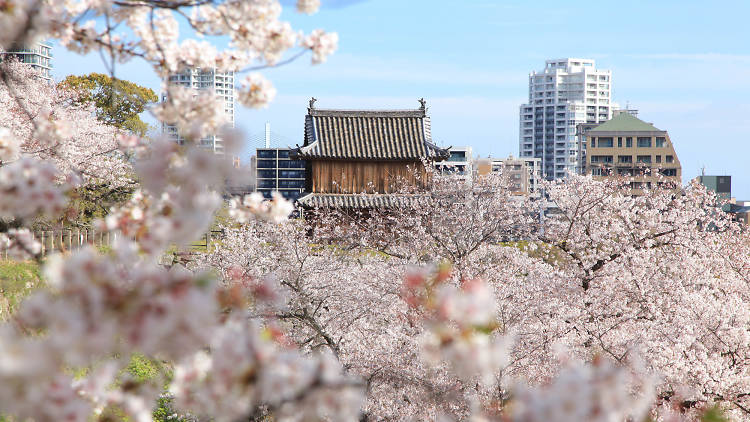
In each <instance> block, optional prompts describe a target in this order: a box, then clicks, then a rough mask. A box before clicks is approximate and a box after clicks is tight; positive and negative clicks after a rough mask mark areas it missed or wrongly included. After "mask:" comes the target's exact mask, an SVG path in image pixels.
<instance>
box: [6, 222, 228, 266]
mask: <svg viewBox="0 0 750 422" xmlns="http://www.w3.org/2000/svg"><path fill="white" fill-rule="evenodd" d="M221 234H222V231H220V230H211V231H209V232H208V233H205V234H204V235H202V236H201V237H200V238H199V239H197V240H196V241H195V242H192V243H191V244H190V245H189V246H190V249H191V250H193V251H208V248H209V246H210V245H211V241H212V240H213V239H214V238H215V237H217V236H220V235H221ZM120 236H122V234H120V233H116V232H108V231H97V230H94V229H85V228H84V229H57V230H43V231H36V232H34V240H36V241H37V242H39V243H40V244H41V246H42V251H41V254H42V256H46V255H47V254H50V253H53V252H57V251H60V252H70V251H75V250H77V249H80V248H81V247H83V246H85V245H92V246H95V247H102V246H104V247H107V246H111V245H112V244H113V243H114V242H115V241H116V240H117V239H118V238H119V237H120ZM0 257H3V258H5V259H7V258H8V251H7V250H6V251H5V252H4V253H3V252H0Z"/></svg>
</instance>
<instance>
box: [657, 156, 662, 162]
mask: <svg viewBox="0 0 750 422" xmlns="http://www.w3.org/2000/svg"><path fill="white" fill-rule="evenodd" d="M656 162H657V163H661V155H657V156H656Z"/></svg>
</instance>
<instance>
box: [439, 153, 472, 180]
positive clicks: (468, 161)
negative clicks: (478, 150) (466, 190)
mask: <svg viewBox="0 0 750 422" xmlns="http://www.w3.org/2000/svg"><path fill="white" fill-rule="evenodd" d="M448 150H449V152H450V156H449V157H448V159H446V160H444V161H438V162H437V163H435V169H437V170H438V172H440V173H441V174H450V175H456V176H458V177H462V178H465V179H466V180H471V178H472V177H473V175H474V159H473V157H472V149H471V147H470V146H461V147H450V148H448Z"/></svg>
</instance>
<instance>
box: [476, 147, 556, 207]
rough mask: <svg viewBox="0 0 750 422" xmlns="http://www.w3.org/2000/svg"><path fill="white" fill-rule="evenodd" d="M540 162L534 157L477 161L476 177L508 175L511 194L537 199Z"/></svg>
mask: <svg viewBox="0 0 750 422" xmlns="http://www.w3.org/2000/svg"><path fill="white" fill-rule="evenodd" d="M541 162H542V160H541V159H539V158H536V157H519V158H514V157H513V156H510V157H508V158H505V159H492V158H483V159H479V160H478V161H477V175H478V177H482V176H484V175H487V174H493V173H496V174H505V175H508V177H509V179H510V183H511V189H512V190H513V193H515V194H518V195H529V196H531V197H534V198H538V197H539V196H540V181H541V180H542V165H541Z"/></svg>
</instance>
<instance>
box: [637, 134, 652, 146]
mask: <svg viewBox="0 0 750 422" xmlns="http://www.w3.org/2000/svg"><path fill="white" fill-rule="evenodd" d="M638 148H651V138H650V137H648V138H646V137H643V138H642V137H640V136H639V137H638Z"/></svg>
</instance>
